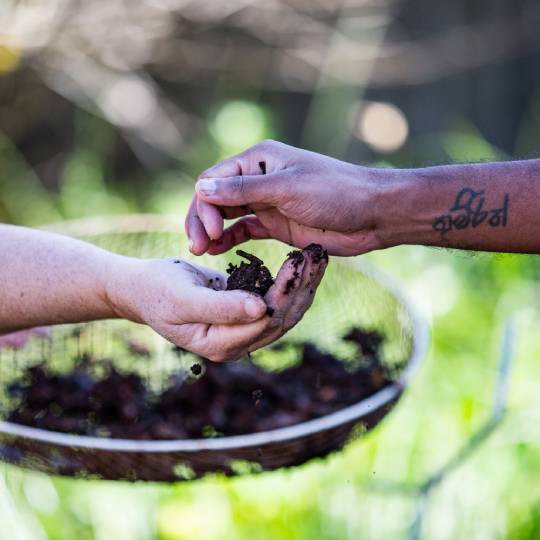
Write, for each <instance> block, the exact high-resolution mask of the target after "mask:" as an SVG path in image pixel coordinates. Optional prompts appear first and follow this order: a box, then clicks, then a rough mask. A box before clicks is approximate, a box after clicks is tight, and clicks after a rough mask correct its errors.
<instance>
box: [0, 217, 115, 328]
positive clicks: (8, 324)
mask: <svg viewBox="0 0 540 540" xmlns="http://www.w3.org/2000/svg"><path fill="white" fill-rule="evenodd" d="M0 253H2V265H1V266H0V283H1V284H2V285H1V289H0V332H8V331H11V330H18V329H21V328H28V327H31V326H38V325H47V324H55V323H68V322H81V321H89V320H92V319H106V318H114V317H117V316H118V315H117V313H116V312H115V310H114V309H113V306H112V304H111V302H110V299H109V298H108V295H107V282H108V279H109V277H110V275H111V272H112V271H113V267H114V265H115V263H117V262H118V261H119V259H120V257H116V256H115V255H113V254H111V253H108V252H106V251H104V250H102V249H99V248H97V247H95V246H92V245H89V244H86V243H84V242H79V241H77V240H73V239H71V238H68V237H64V236H60V235H54V234H50V233H45V232H41V231H36V230H32V229H26V228H23V227H14V226H10V225H0Z"/></svg>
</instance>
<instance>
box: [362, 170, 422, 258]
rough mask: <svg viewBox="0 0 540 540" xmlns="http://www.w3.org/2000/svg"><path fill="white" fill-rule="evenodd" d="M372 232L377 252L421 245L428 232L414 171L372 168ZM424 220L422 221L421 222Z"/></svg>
mask: <svg viewBox="0 0 540 540" xmlns="http://www.w3.org/2000/svg"><path fill="white" fill-rule="evenodd" d="M369 171H370V178H371V179H372V186H373V187H372V189H373V196H372V201H373V212H374V215H373V225H372V226H373V230H374V231H375V233H376V235H377V237H378V239H379V242H380V244H381V248H389V247H394V246H398V245H402V244H414V243H422V236H425V235H428V234H429V233H430V232H432V231H431V227H430V226H429V218H427V217H426V216H424V214H426V213H427V209H426V207H425V204H420V205H418V204H417V203H418V199H419V198H420V192H421V186H420V182H419V181H418V178H417V175H416V169H386V168H372V169H370V170H369ZM424 218H425V219H424Z"/></svg>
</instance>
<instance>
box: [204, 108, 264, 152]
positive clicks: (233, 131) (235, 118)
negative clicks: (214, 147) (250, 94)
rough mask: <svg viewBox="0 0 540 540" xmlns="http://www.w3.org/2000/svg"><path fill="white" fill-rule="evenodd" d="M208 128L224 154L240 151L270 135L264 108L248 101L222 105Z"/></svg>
mask: <svg viewBox="0 0 540 540" xmlns="http://www.w3.org/2000/svg"><path fill="white" fill-rule="evenodd" d="M210 130H211V133H212V135H213V136H214V138H215V139H216V141H217V142H218V144H219V146H220V147H221V148H222V151H223V153H224V154H225V155H230V154H235V153H238V152H241V151H242V150H245V149H246V148H248V147H250V146H252V145H254V144H256V143H258V142H259V141H260V140H261V139H265V138H268V137H269V135H270V134H269V126H268V120H267V117H266V114H265V111H264V109H263V108H262V107H261V106H259V105H257V104H256V103H252V102H249V101H230V102H228V103H226V104H225V105H223V106H222V107H221V108H220V109H219V111H218V112H217V114H216V116H215V118H214V121H213V122H212V124H211V127H210Z"/></svg>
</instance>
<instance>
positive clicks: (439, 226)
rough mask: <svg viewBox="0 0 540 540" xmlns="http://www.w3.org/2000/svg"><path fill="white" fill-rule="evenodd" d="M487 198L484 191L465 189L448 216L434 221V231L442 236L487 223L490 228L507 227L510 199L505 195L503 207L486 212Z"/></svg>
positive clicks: (444, 215)
mask: <svg viewBox="0 0 540 540" xmlns="http://www.w3.org/2000/svg"><path fill="white" fill-rule="evenodd" d="M485 202H486V198H485V196H484V191H474V190H473V189H471V188H468V187H466V188H463V189H462V190H461V191H460V192H459V193H458V194H457V197H456V200H455V201H454V204H453V206H452V207H451V208H450V209H449V210H448V214H443V215H440V216H437V217H436V218H435V219H434V221H433V224H432V226H433V229H434V230H436V231H438V232H440V233H441V234H442V235H445V234H446V233H448V232H450V231H452V230H454V229H457V230H461V229H466V228H468V227H478V226H479V225H482V223H486V225H489V226H490V227H506V224H507V222H508V211H509V209H510V197H509V195H508V193H505V194H504V198H503V202H502V206H501V207H500V208H494V209H492V210H484V203H485Z"/></svg>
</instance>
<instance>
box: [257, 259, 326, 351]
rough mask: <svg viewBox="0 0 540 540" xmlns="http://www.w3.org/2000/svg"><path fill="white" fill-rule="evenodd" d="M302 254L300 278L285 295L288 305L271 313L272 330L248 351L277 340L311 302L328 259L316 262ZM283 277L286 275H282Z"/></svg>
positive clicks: (277, 292) (300, 316) (295, 321)
mask: <svg viewBox="0 0 540 540" xmlns="http://www.w3.org/2000/svg"><path fill="white" fill-rule="evenodd" d="M303 255H304V256H305V257H306V262H305V265H304V267H303V269H302V278H301V279H300V280H299V282H298V285H297V287H296V288H295V289H293V290H291V291H289V293H288V295H287V296H288V297H289V303H288V306H285V311H284V312H283V313H279V312H276V313H274V314H273V317H272V319H273V320H274V321H275V323H274V324H273V325H271V328H272V332H267V333H266V334H264V333H263V334H262V335H261V337H260V339H258V340H257V341H255V342H253V343H252V344H251V345H250V349H249V350H250V352H251V351H255V350H257V349H260V348H261V347H264V346H266V345H268V344H269V343H272V342H274V341H276V340H278V339H279V338H280V337H281V336H282V335H284V334H285V332H287V331H289V330H290V329H291V328H293V327H294V326H295V325H296V324H297V323H298V322H299V321H300V320H301V319H302V317H303V315H304V314H305V312H306V311H307V310H308V309H309V307H310V306H311V304H312V303H313V300H314V298H315V292H316V290H317V287H318V286H319V283H320V282H321V279H322V277H323V275H324V272H325V270H326V266H327V262H328V260H327V259H326V258H321V259H320V260H319V261H318V262H317V260H316V258H315V259H314V258H313V257H312V256H310V254H309V253H308V254H306V252H305V251H304V252H303ZM284 277H287V276H286V275H284ZM279 287H280V285H279V284H278V287H277V288H276V293H275V294H276V295H279V291H280V288H279ZM266 301H267V303H270V302H271V301H272V300H270V299H269V298H267V299H266ZM273 302H274V305H276V304H277V303H278V302H279V300H274V301H273Z"/></svg>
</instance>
